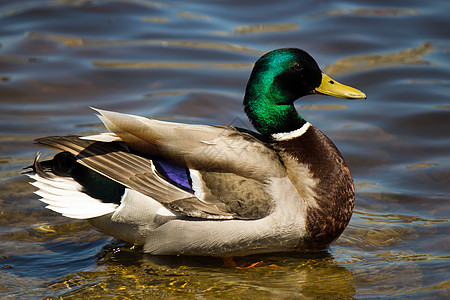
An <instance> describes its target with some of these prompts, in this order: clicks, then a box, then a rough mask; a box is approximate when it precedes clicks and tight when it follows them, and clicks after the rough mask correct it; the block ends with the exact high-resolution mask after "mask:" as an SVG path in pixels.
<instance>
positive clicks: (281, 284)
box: [50, 245, 356, 299]
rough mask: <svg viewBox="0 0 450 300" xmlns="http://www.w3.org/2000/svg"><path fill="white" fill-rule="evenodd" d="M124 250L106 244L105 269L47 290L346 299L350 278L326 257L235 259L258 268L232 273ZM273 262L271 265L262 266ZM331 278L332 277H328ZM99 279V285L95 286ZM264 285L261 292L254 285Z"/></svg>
mask: <svg viewBox="0 0 450 300" xmlns="http://www.w3.org/2000/svg"><path fill="white" fill-rule="evenodd" d="M128 247H129V246H119V247H118V246H117V245H110V246H109V247H105V248H104V250H103V251H102V254H101V256H100V257H99V264H100V265H104V266H105V269H103V270H99V271H94V272H83V273H78V274H71V275H69V276H66V277H63V278H60V279H59V280H58V281H57V282H55V283H54V284H53V285H52V286H50V288H51V289H54V290H55V291H64V290H65V292H64V293H63V294H62V295H63V296H64V298H77V297H81V296H82V297H84V298H86V297H87V298H90V297H95V296H96V295H99V294H101V295H102V296H103V297H111V296H114V297H121V298H123V297H125V298H128V297H129V298H134V297H136V296H137V295H139V296H140V297H146V298H154V297H158V298H160V297H188V296H192V295H196V296H197V297H206V298H211V297H214V298H215V297H221V298H226V299H237V298H239V299H246V298H251V299H255V298H260V299H261V298H272V297H276V298H284V297H288V298H289V297H318V296H319V297H324V298H329V297H332V298H339V299H348V298H352V297H353V296H354V295H355V293H356V289H355V287H354V286H353V275H352V272H351V271H349V270H348V269H346V268H344V267H342V266H340V265H339V264H338V263H336V262H335V261H334V258H333V256H331V255H330V254H328V253H327V252H320V253H311V254H278V255H275V256H273V255H263V256H261V255H260V256H250V257H245V258H238V261H237V263H238V264H244V263H245V264H251V263H253V262H256V261H261V262H262V263H263V265H265V266H262V267H256V268H252V269H244V270H241V269H233V268H229V267H224V265H223V261H222V260H221V259H217V258H207V257H206V258H205V257H164V256H150V255H146V254H141V255H137V253H136V251H137V250H138V249H135V250H134V251H130V250H129V248H128ZM272 263H276V264H277V266H268V265H270V264H272ZM330 274H333V276H332V277H330V276H329V275H330ZM98 278H102V281H101V282H97V280H98ZM261 282H264V283H265V284H264V288H261V286H260V283H261Z"/></svg>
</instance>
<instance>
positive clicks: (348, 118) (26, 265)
mask: <svg viewBox="0 0 450 300" xmlns="http://www.w3.org/2000/svg"><path fill="white" fill-rule="evenodd" d="M449 12H450V2H449V1H448V0H441V1H437V0H433V1H400V0H390V1H384V0H381V1H378V0H377V1H375V0H359V1H356V0H353V1H352V0H347V1H323V0H322V1H313V0H305V1H295V0H288V1H281V0H280V1H258V2H256V1H248V0H247V1H245V0H241V1H164V2H155V1H146V0H128V1H127V0H122V1H120V0H116V1H113V0H111V1H108V0H105V1H82V0H79V1H77V0H48V1H44V0H40V1H37V0H33V1H31V0H28V1H25V0H14V1H5V0H3V1H0V266H1V269H0V282H1V284H0V297H5V298H8V297H11V298H42V297H58V296H62V297H63V298H67V299H71V298H81V297H83V298H95V297H102V298H125V297H128V298H132V299H135V298H151V297H155V298H167V297H174V298H214V297H226V298H307V299H310V298H311V299H316V298H339V299H348V298H357V299H364V298H378V297H389V298H415V299H417V298H421V299H444V298H447V299H448V298H450V235H449V233H450V230H449V228H450V226H449V216H450V205H449V198H450V171H449V170H450V168H449V167H450V159H449V157H450V111H449V110H450V18H449ZM280 47H299V48H304V49H305V50H307V51H308V52H310V53H311V54H312V55H313V56H314V57H315V58H316V60H317V61H318V63H319V65H321V66H322V67H323V69H324V70H325V71H326V72H327V73H328V74H329V75H331V76H333V77H335V79H337V80H339V81H340V82H343V83H346V84H349V85H352V86H355V87H357V88H359V89H361V90H362V91H364V92H365V93H366V94H367V95H368V100H366V101H344V100H340V99H336V98H331V97H325V96H309V97H305V98H303V99H302V100H301V101H298V102H297V108H298V109H299V111H300V113H301V114H302V115H303V116H304V117H305V118H306V119H307V120H309V121H310V122H311V123H313V124H314V125H315V126H316V127H318V128H320V129H321V130H322V131H324V132H325V133H326V134H327V135H328V136H329V137H330V138H331V139H332V140H333V141H334V142H335V143H336V144H337V146H338V147H339V149H340V150H341V152H342V153H343V155H344V157H345V159H346V160H347V162H348V165H349V167H350V169H351V171H352V173H353V176H354V179H355V183H356V186H357V202H356V207H355V210H356V211H355V214H354V215H353V218H352V220H351V222H350V225H349V226H348V228H347V230H346V231H345V232H344V234H343V235H342V236H341V237H340V239H339V240H338V241H337V242H336V243H334V244H333V245H332V247H331V248H330V249H329V250H328V251H327V252H325V253H314V254H270V255H260V256H252V257H248V258H242V259H241V262H242V263H251V262H255V261H263V262H264V263H268V264H276V265H277V266H278V267H263V268H255V269H249V270H235V269H230V268H225V267H223V266H222V263H221V262H220V261H218V260H216V259H213V258H195V257H194V258H190V257H187V258H186V257H152V256H148V255H144V254H143V253H142V251H141V249H139V248H136V249H131V248H130V245H126V244H123V243H120V242H116V241H114V240H113V239H112V238H110V237H106V236H104V235H102V234H100V233H98V232H96V231H95V230H94V229H93V228H92V227H90V226H89V224H87V222H80V221H74V220H71V219H67V218H64V217H61V216H59V215H58V214H56V213H53V212H51V211H48V210H46V209H45V208H44V206H45V205H44V204H43V203H40V202H39V201H38V200H37V198H38V197H37V196H35V195H34V194H33V191H34V188H33V187H32V186H30V185H29V184H28V183H27V178H25V177H24V176H20V175H19V174H20V172H21V168H22V167H23V166H26V165H28V164H30V162H31V161H32V160H33V157H34V155H35V153H36V151H37V150H38V148H37V147H36V145H33V143H32V141H33V139H34V138H37V137H40V136H46V135H56V134H57V135H60V134H90V133H95V132H101V131H103V128H102V127H101V126H100V124H99V121H98V119H97V118H96V117H95V115H94V113H93V111H92V110H91V109H90V108H89V106H93V107H98V108H103V109H109V110H115V111H120V112H125V113H133V114H139V115H143V116H152V117H162V118H165V119H175V120H178V121H180V122H181V121H182V122H189V123H205V124H223V125H228V124H236V123H237V125H238V126H249V124H248V122H247V121H246V117H245V115H244V113H243V111H242V107H241V101H242V96H243V90H244V87H245V84H246V81H247V78H248V76H249V74H250V70H251V66H252V64H253V62H254V61H255V60H256V59H257V58H258V57H259V56H260V55H261V54H262V53H264V52H266V51H269V50H272V49H275V48H280ZM40 150H41V151H43V155H44V156H45V157H48V156H50V155H52V152H51V151H50V150H46V149H40Z"/></svg>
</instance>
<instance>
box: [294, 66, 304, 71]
mask: <svg viewBox="0 0 450 300" xmlns="http://www.w3.org/2000/svg"><path fill="white" fill-rule="evenodd" d="M294 70H296V71H301V70H303V67H302V66H301V65H300V64H295V65H294Z"/></svg>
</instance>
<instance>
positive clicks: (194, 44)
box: [26, 32, 263, 54]
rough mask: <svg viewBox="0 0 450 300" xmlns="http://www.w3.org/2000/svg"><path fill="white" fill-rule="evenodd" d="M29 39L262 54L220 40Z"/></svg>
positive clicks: (41, 36) (76, 44)
mask: <svg viewBox="0 0 450 300" xmlns="http://www.w3.org/2000/svg"><path fill="white" fill-rule="evenodd" d="M26 38H28V39H44V40H51V41H55V42H59V43H64V45H65V46H66V47H110V46H164V47H167V46H173V47H187V48H199V49H210V50H218V49H220V50H227V51H232V52H237V53H253V54H262V53H263V52H262V51H258V50H253V49H249V48H247V47H245V46H241V45H237V44H227V43H219V42H213V41H208V42H202V41H183V40H133V41H113V40H105V39H98V38H95V39H94V38H79V37H72V36H66V35H59V34H51V33H42V32H29V33H27V35H26Z"/></svg>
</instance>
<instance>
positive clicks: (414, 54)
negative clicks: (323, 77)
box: [324, 43, 433, 76]
mask: <svg viewBox="0 0 450 300" xmlns="http://www.w3.org/2000/svg"><path fill="white" fill-rule="evenodd" d="M432 51H433V47H432V46H431V43H423V44H421V45H419V46H418V47H416V48H408V49H404V50H401V51H399V52H393V53H387V54H372V55H362V56H353V57H347V58H341V59H339V60H337V61H336V62H335V63H333V64H332V65H329V66H326V67H325V68H324V70H325V72H326V73H327V74H329V75H330V76H339V75H345V74H348V73H353V72H362V71H368V70H373V69H376V68H381V67H389V66H390V67H392V66H402V65H419V64H420V65H423V64H429V62H427V61H424V60H423V57H424V56H425V55H427V54H429V53H431V52H432Z"/></svg>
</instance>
